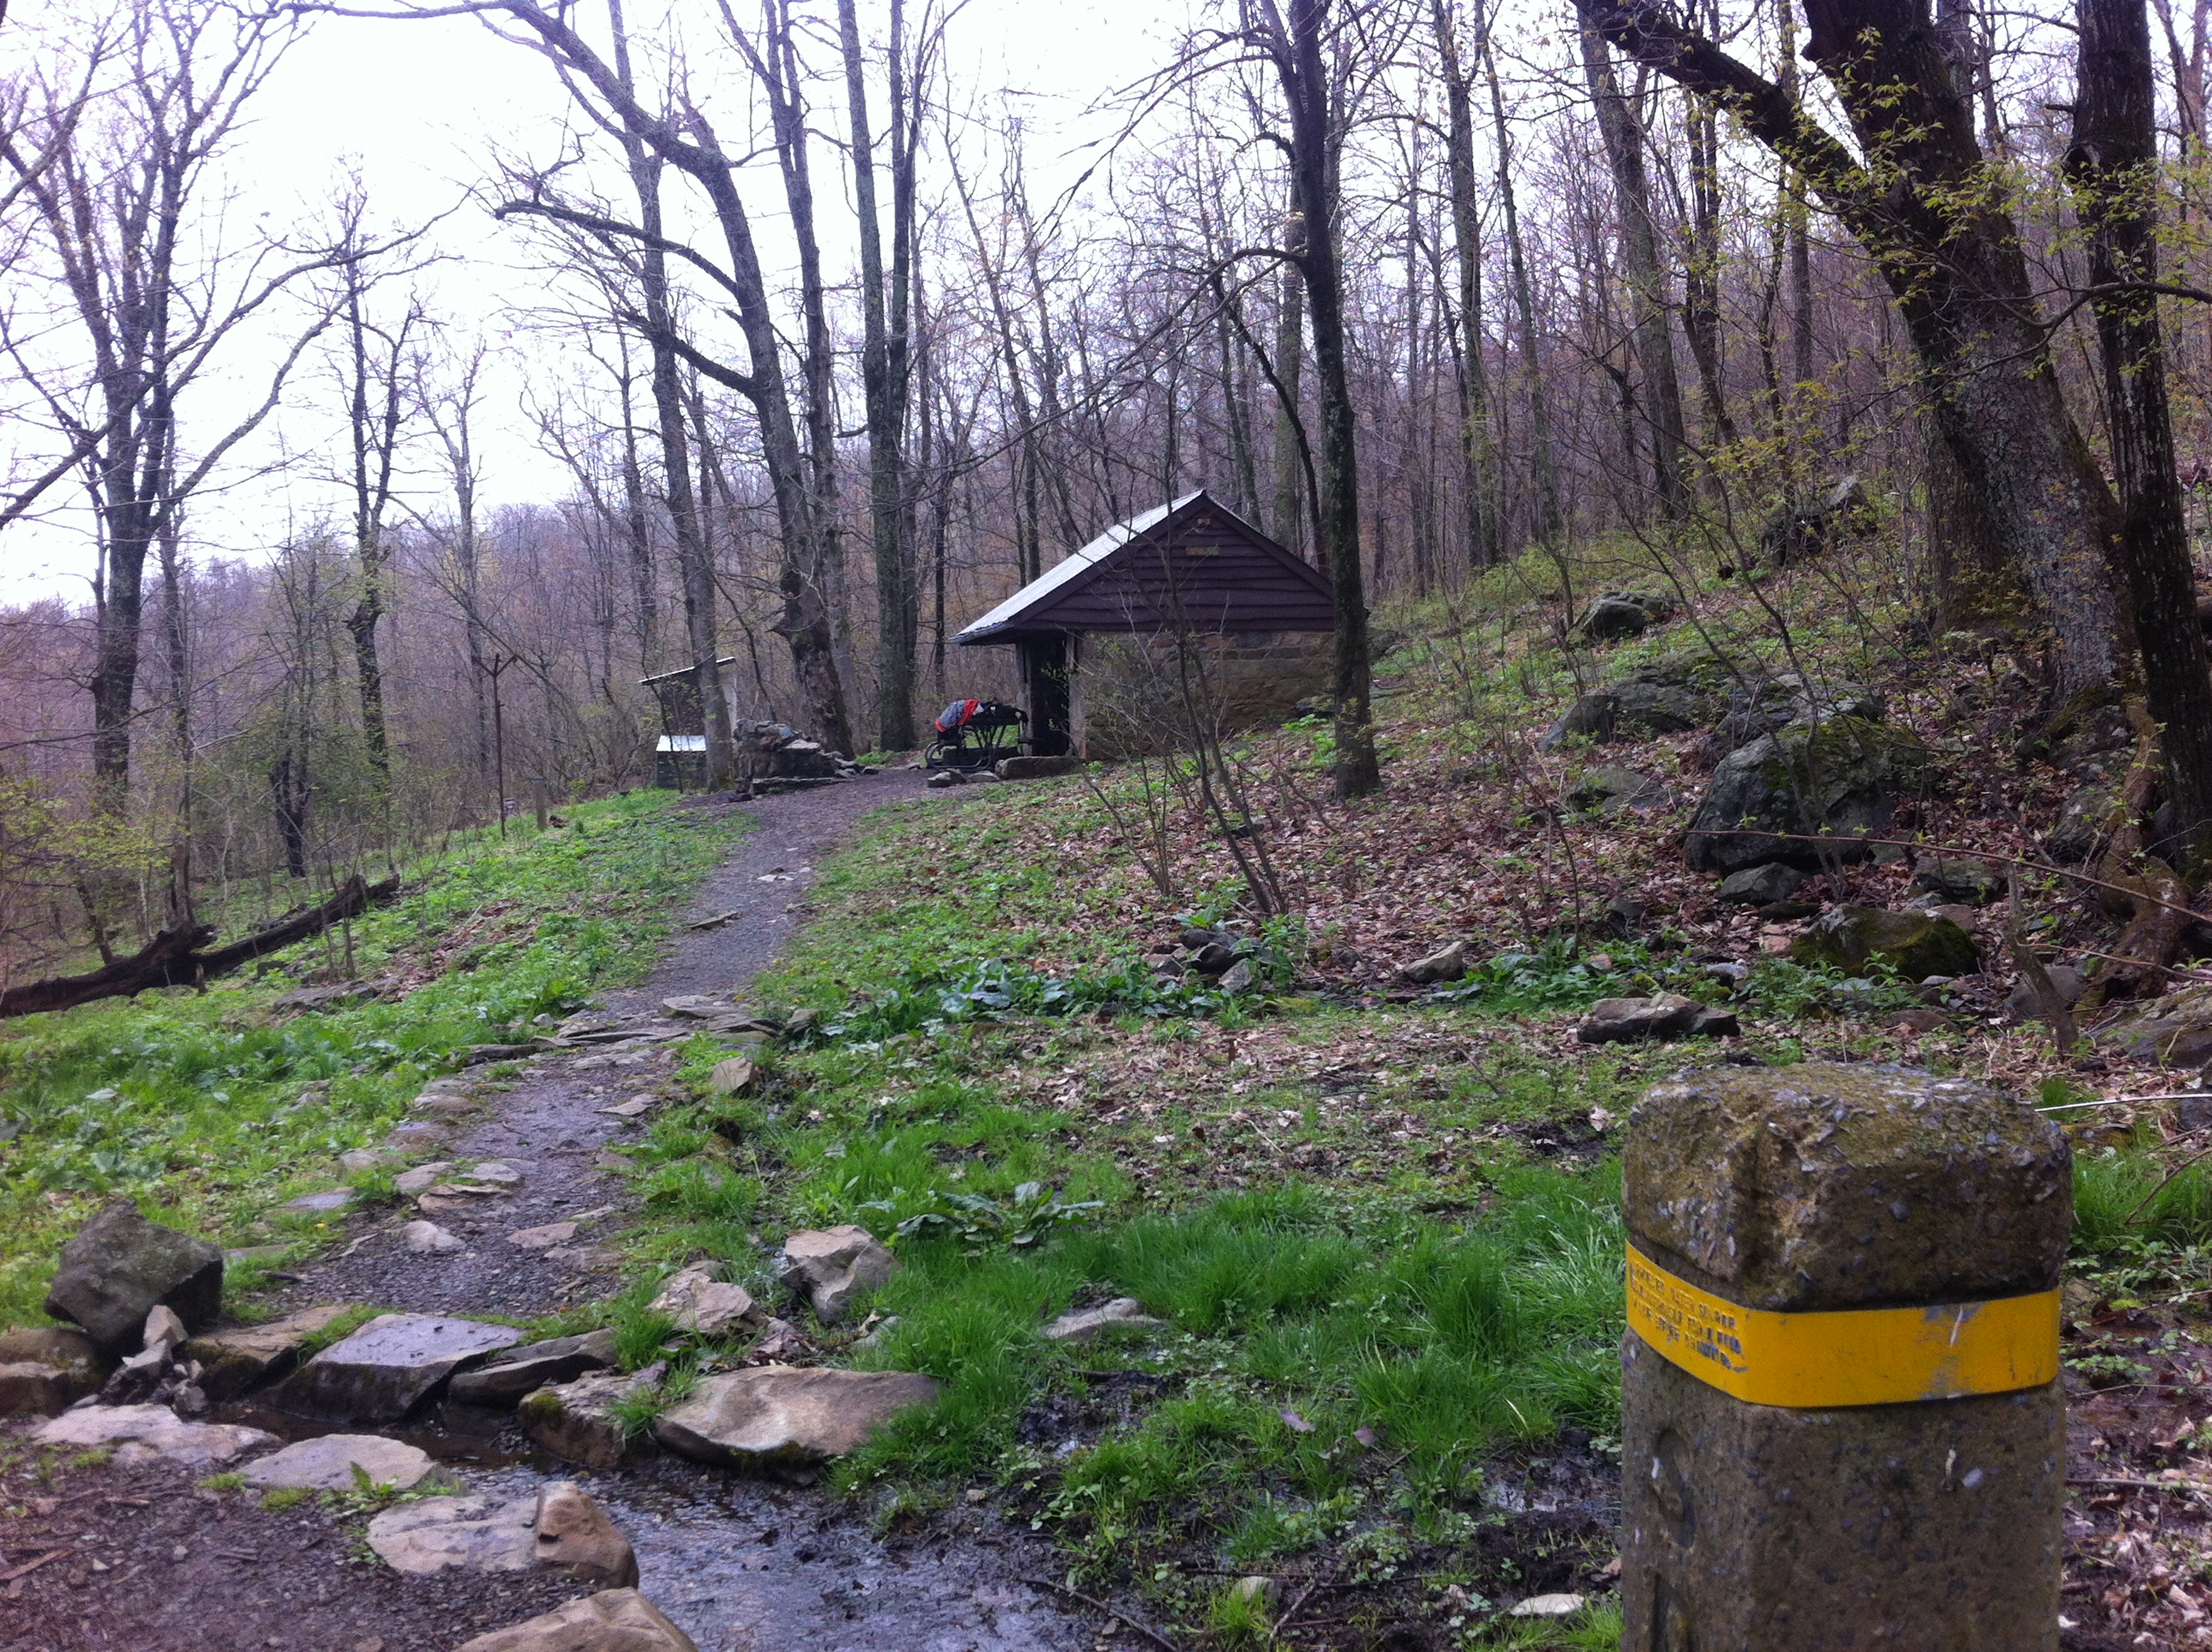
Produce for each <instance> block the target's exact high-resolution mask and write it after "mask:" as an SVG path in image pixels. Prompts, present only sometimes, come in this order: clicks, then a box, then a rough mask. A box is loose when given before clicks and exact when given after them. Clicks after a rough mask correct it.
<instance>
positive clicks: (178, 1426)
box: [30, 1406, 283, 1468]
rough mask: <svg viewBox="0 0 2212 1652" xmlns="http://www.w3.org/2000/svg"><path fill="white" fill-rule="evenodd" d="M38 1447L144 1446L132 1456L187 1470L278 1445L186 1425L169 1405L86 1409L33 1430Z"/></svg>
mask: <svg viewBox="0 0 2212 1652" xmlns="http://www.w3.org/2000/svg"><path fill="white" fill-rule="evenodd" d="M30 1438H31V1441H32V1442H33V1444H36V1445H51V1446H76V1447H78V1448H80V1449H91V1448H93V1447H94V1446H117V1447H131V1446H137V1447H140V1448H143V1450H142V1452H138V1453H133V1454H131V1455H143V1456H147V1457H165V1458H167V1459H168V1461H171V1462H173V1463H178V1464H180V1465H182V1466H183V1467H186V1468H213V1467H219V1466H220V1465H222V1464H223V1463H227V1462H228V1461H231V1460H232V1459H233V1458H235V1457H241V1456H244V1455H246V1453H247V1452H249V1451H260V1450H264V1449H266V1448H268V1447H270V1446H273V1445H280V1444H282V1443H283V1442H282V1441H280V1440H278V1439H277V1437H276V1436H275V1435H273V1434H270V1433H268V1432H265V1431H264V1430H261V1429H258V1428H246V1427H245V1426H243V1425H242V1424H237V1423H187V1422H185V1421H184V1420H183V1419H182V1418H179V1416H178V1415H177V1413H176V1412H173V1411H171V1410H170V1409H169V1408H168V1407H167V1406H82V1407H80V1408H79V1409H77V1410H76V1411H67V1412H63V1413H62V1414H61V1415H60V1416H58V1417H57V1418H53V1419H52V1421H50V1422H46V1423H41V1424H39V1426H38V1427H37V1428H35V1429H33V1430H31V1434H30Z"/></svg>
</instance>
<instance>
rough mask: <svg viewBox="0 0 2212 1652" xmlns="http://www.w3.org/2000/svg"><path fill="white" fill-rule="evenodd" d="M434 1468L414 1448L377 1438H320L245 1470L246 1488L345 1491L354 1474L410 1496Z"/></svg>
mask: <svg viewBox="0 0 2212 1652" xmlns="http://www.w3.org/2000/svg"><path fill="white" fill-rule="evenodd" d="M435 1467H437V1465H436V1464H435V1463H434V1462H433V1461H430V1454H429V1453H428V1452H427V1451H424V1450H422V1449H421V1448H420V1447H417V1446H411V1445H408V1444H406V1443H404V1442H402V1441H398V1440H387V1439H386V1438H385V1437H384V1436H382V1435H380V1434H325V1435H324V1436H322V1437H321V1438H320V1439H316V1440H301V1441H300V1442H298V1443H297V1444H295V1445H288V1446H286V1447H285V1448H284V1449H283V1450H282V1451H278V1452H275V1453H272V1454H271V1455H269V1456H266V1457H261V1458H257V1459H256V1460H255V1461H252V1462H250V1463H248V1464H247V1465H246V1484H247V1485H258V1486H263V1487H265V1488H271V1489H276V1488H283V1489H292V1490H299V1491H352V1490H353V1489H354V1487H355V1486H356V1485H357V1484H358V1483H359V1482H358V1481H356V1479H355V1478H354V1470H355V1469H356V1468H359V1469H360V1470H361V1471H362V1473H364V1474H366V1475H368V1478H369V1483H370V1484H371V1485H389V1486H392V1487H394V1488H395V1489H397V1490H398V1491H412V1490H413V1489H414V1488H415V1487H416V1486H417V1485H421V1484H422V1481H423V1480H424V1479H425V1478H427V1477H428V1475H429V1473H431V1471H432V1470H433V1469H435Z"/></svg>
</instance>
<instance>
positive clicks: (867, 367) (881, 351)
mask: <svg viewBox="0 0 2212 1652" xmlns="http://www.w3.org/2000/svg"><path fill="white" fill-rule="evenodd" d="M899 16H900V12H899V7H898V4H897V0H893V18H894V21H893V25H892V44H891V52H892V58H893V61H894V64H896V58H897V55H898V52H899V50H900V42H899V39H898V35H899V32H900V31H899V27H898V20H899ZM837 30H838V37H839V39H840V42H841V43H842V46H843V47H844V52H845V94H846V100H847V102H848V104H849V106H850V116H849V118H850V120H851V123H852V151H853V197H854V207H855V209H856V210H857V211H858V212H859V215H860V317H861V326H862V336H863V343H862V344H861V347H860V384H861V389H862V393H863V396H864V398H865V399H866V404H867V416H868V524H869V531H870V533H871V536H872V538H873V540H874V550H875V562H876V744H877V746H878V748H879V749H881V750H885V751H904V750H907V749H908V747H910V746H912V745H913V744H914V654H913V644H912V641H911V639H910V637H909V635H908V631H907V610H908V606H909V604H910V598H909V596H908V590H907V581H908V550H907V544H906V538H905V528H906V501H905V498H904V494H905V489H906V478H905V467H906V454H905V442H906V393H905V392H906V386H904V384H903V383H900V382H896V381H895V380H894V379H893V376H892V369H891V356H890V320H889V316H888V314H887V308H888V307H887V305H886V303H885V295H884V248H883V228H882V226H881V224H880V222H878V218H877V216H876V163H875V155H874V153H873V140H872V137H871V136H870V131H871V128H870V125H869V121H868V90H867V77H866V60H865V59H864V58H862V57H861V55H860V20H859V17H858V15H857V9H856V7H855V6H854V0H837ZM893 72H894V73H895V74H896V72H897V71H896V67H894V70H893ZM902 113H903V111H902V110H900V109H899V108H897V107H896V105H895V106H894V107H893V109H892V112H891V124H892V129H893V131H895V132H896V131H897V129H898V126H899V123H900V118H901V116H902ZM893 187H894V189H896V187H897V185H896V180H895V181H894V184H893Z"/></svg>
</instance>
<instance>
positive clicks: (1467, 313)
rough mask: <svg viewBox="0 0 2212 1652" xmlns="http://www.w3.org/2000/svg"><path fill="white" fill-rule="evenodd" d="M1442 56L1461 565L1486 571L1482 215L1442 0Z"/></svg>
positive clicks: (1458, 63) (1496, 544) (1493, 487)
mask: <svg viewBox="0 0 2212 1652" xmlns="http://www.w3.org/2000/svg"><path fill="white" fill-rule="evenodd" d="M1432 12H1433V21H1434V22H1435V25H1436V31H1437V53H1438V55H1439V56H1440V57H1441V58H1442V59H1443V76H1444V107H1445V111H1446V114H1447V117H1448V123H1447V126H1446V130H1445V134H1444V142H1445V146H1446V148H1445V179H1446V181H1447V183H1448V184H1449V187H1450V191H1451V215H1452V242H1453V250H1454V252H1455V253H1456V255H1457V258H1458V261H1459V333H1460V337H1459V355H1460V382H1461V384H1462V386H1464V397H1465V403H1464V405H1463V406H1462V409H1461V416H1460V431H1459V436H1460V463H1461V465H1462V468H1463V469H1464V470H1465V471H1466V473H1467V490H1466V501H1467V502H1466V512H1467V550H1468V562H1470V563H1471V564H1472V565H1473V566H1474V567H1476V568H1489V567H1491V566H1492V565H1493V564H1494V563H1496V562H1498V561H1499V559H1500V558H1501V557H1502V556H1504V525H1503V524H1502V523H1501V521H1500V520H1499V517H1500V511H1499V499H1498V442H1497V436H1496V434H1495V433H1494V432H1493V430H1492V428H1491V422H1490V364H1489V363H1488V362H1487V361H1485V360H1484V358H1483V353H1482V218H1481V203H1480V201H1479V200H1477V198H1476V196H1475V187H1474V82H1473V80H1472V78H1471V76H1470V74H1469V72H1468V65H1467V64H1465V63H1464V62H1463V61H1462V59H1461V58H1460V52H1459V37H1458V33H1457V31H1456V29H1455V27H1454V26H1453V21H1452V13H1451V6H1450V5H1449V3H1448V0H1435V3H1434V6H1433V8H1432Z"/></svg>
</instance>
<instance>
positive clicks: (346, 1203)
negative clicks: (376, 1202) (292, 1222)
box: [284, 1187, 361, 1216]
mask: <svg viewBox="0 0 2212 1652" xmlns="http://www.w3.org/2000/svg"><path fill="white" fill-rule="evenodd" d="M360 1197H361V1195H360V1194H359V1193H356V1192H354V1190H353V1189H352V1188H350V1187H331V1188H327V1189H325V1191H324V1192H322V1193H301V1195H300V1196H299V1197H298V1198H297V1199H288V1200H285V1201H284V1208H285V1209H286V1210H288V1211H302V1212H306V1213H307V1215H309V1216H328V1215H331V1214H333V1213H335V1212H338V1211H343V1210H349V1209H350V1208H352V1206H353V1203H354V1201H355V1200H357V1199H359V1198H360Z"/></svg>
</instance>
